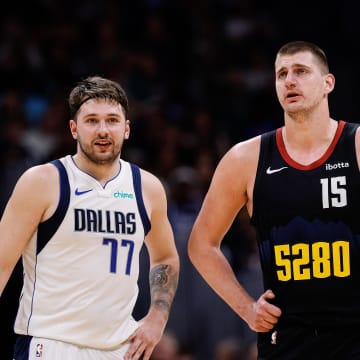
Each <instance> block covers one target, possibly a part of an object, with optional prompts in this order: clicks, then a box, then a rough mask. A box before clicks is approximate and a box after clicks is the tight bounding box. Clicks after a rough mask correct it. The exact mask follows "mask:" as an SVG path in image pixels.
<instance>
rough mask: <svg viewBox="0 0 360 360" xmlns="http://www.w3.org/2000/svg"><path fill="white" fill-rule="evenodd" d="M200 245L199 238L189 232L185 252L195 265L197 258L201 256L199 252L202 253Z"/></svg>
mask: <svg viewBox="0 0 360 360" xmlns="http://www.w3.org/2000/svg"><path fill="white" fill-rule="evenodd" d="M201 247H202V244H201V241H200V240H199V238H198V237H197V236H195V234H191V235H190V237H189V241H188V245H187V253H188V257H189V259H190V261H191V262H192V264H193V265H196V263H197V260H198V259H199V258H200V257H201V253H203V251H202V249H201Z"/></svg>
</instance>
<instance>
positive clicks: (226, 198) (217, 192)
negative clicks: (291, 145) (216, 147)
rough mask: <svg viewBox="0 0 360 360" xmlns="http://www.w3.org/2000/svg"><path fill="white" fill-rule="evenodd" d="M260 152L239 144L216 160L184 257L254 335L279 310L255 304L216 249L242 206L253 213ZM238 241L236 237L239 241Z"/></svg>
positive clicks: (269, 294)
mask: <svg viewBox="0 0 360 360" xmlns="http://www.w3.org/2000/svg"><path fill="white" fill-rule="evenodd" d="M258 154H259V139H258V138H255V139H252V140H250V141H248V142H244V143H240V144H238V145H236V146H234V147H233V148H232V149H230V150H229V152H228V153H227V154H225V156H224V157H223V159H222V160H221V161H220V163H219V165H218V167H217V169H216V171H215V173H214V176H213V179H212V182H211V185H210V188H209V191H208V193H207V195H206V197H205V199H204V202H203V205H202V208H201V210H200V213H199V215H198V217H197V219H196V221H195V224H194V226H193V229H192V232H191V234H190V238H189V243H188V252H189V257H190V259H191V261H192V263H193V264H194V266H195V267H196V268H197V270H198V271H199V273H200V274H201V275H202V276H203V278H204V279H205V280H206V282H207V283H208V284H209V285H210V286H211V287H212V288H213V290H214V291H215V292H216V293H217V294H218V295H219V296H220V297H221V298H222V299H223V300H224V301H225V302H226V303H227V304H228V305H229V306H230V307H231V308H232V309H233V310H234V311H235V312H236V313H237V314H238V315H239V316H240V317H241V318H242V319H244V320H245V321H246V322H247V323H248V325H249V327H250V328H251V329H253V330H256V331H262V332H265V331H269V330H270V329H271V328H272V327H273V325H274V324H275V323H276V322H277V318H278V316H279V315H280V309H278V308H276V307H275V306H273V305H271V304H270V303H268V302H267V301H266V300H267V299H269V298H272V297H274V294H273V293H272V292H271V291H267V292H265V293H264V294H263V295H262V296H261V297H260V298H259V299H258V300H257V301H255V300H254V299H253V298H252V297H251V296H250V295H249V294H248V292H247V291H246V290H245V289H244V288H243V287H242V286H241V285H240V284H239V282H238V280H237V278H236V276H235V274H234V272H233V270H232V268H231V266H230V264H229V262H228V261H227V259H226V257H225V256H224V254H223V253H222V251H221V249H220V245H221V242H222V240H223V237H224V235H225V234H226V232H227V231H228V230H229V228H230V226H231V224H232V223H233V221H234V219H235V216H236V215H237V214H238V212H239V211H240V209H242V208H243V207H244V206H245V205H247V206H248V209H249V210H250V211H251V209H252V190H253V184H254V178H255V173H256V167H257V161H258ZM240 240H241V239H240Z"/></svg>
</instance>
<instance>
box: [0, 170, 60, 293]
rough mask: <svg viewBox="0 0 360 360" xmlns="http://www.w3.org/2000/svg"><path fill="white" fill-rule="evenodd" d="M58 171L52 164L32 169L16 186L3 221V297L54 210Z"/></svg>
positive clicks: (0, 261)
mask: <svg viewBox="0 0 360 360" xmlns="http://www.w3.org/2000/svg"><path fill="white" fill-rule="evenodd" d="M56 172H57V170H56V169H55V167H54V166H52V165H41V166H37V167H34V168H31V169H29V170H27V171H26V172H25V173H24V174H23V175H22V176H21V177H20V179H19V180H18V182H17V184H16V185H15V187H14V190H13V193H12V195H11V196H10V199H9V201H8V203H7V205H6V208H5V210H4V213H3V216H2V219H1V221H0V234H1V235H0V294H1V293H2V292H3V290H4V288H5V286H6V284H7V282H8V280H9V278H10V275H11V273H12V271H13V269H14V267H15V265H16V263H17V261H18V260H19V258H20V256H21V253H22V251H23V249H24V247H25V246H26V244H27V243H28V241H29V240H30V239H31V237H32V235H33V234H34V232H35V231H36V228H37V226H38V224H39V223H40V222H41V221H42V220H43V219H44V218H45V217H46V216H48V213H49V212H50V211H51V206H50V204H51V201H52V199H53V197H54V198H55V196H58V193H57V191H56V187H55V186H54V182H53V180H55V181H56V176H57V174H56ZM51 184H52V185H51ZM50 188H51V189H52V190H51V191H48V189H50Z"/></svg>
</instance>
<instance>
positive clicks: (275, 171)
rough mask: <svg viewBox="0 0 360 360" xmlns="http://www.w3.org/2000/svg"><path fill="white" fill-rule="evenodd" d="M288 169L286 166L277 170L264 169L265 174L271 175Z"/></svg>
mask: <svg viewBox="0 0 360 360" xmlns="http://www.w3.org/2000/svg"><path fill="white" fill-rule="evenodd" d="M287 168H288V167H287V166H283V167H281V168H278V169H271V167H270V166H269V167H268V168H267V169H266V173H267V174H269V175H271V174H275V173H277V172H279V171H281V170H284V169H287Z"/></svg>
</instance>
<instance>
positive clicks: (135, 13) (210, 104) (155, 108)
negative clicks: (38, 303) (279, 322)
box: [0, 0, 360, 360]
mask: <svg viewBox="0 0 360 360" xmlns="http://www.w3.org/2000/svg"><path fill="white" fill-rule="evenodd" d="M357 14H358V12H357V10H356V8H355V1H349V0H343V1H341V2H326V3H325V2H324V3H322V2H318V3H317V2H316V3H315V2H314V1H313V2H310V1H303V2H301V3H291V2H285V1H272V2H270V1H255V0H253V1H250V0H241V1H240V0H238V1H235V0H208V1H206V0H192V1H190V0H182V1H181V0H173V1H170V0H169V1H165V0H144V1H139V0H118V1H116V0H113V1H112V0H105V1H104V0H94V1H90V0H88V1H86V0H72V1H70V0H63V1H60V0H58V1H51V0H42V1H39V0H37V1H28V2H21V1H20V2H8V3H7V6H6V9H2V10H1V12H0V114H1V118H0V130H1V131H0V147H1V156H0V208H1V209H0V210H1V212H2V211H3V208H4V206H5V203H6V201H7V199H8V197H9V195H10V193H11V190H12V187H13V186H14V184H15V181H16V180H17V178H18V177H19V175H20V174H21V173H22V172H23V171H24V170H25V169H26V168H28V167H29V166H32V165H35V164H38V163H42V162H45V161H47V160H50V159H53V158H55V157H58V156H62V155H64V154H66V153H69V152H70V153H72V152H74V149H75V148H74V144H73V141H72V139H71V137H70V132H69V130H68V110H67V102H66V98H67V94H68V91H69V89H70V88H71V87H72V86H73V85H74V84H75V82H77V81H78V80H79V79H80V78H83V77H85V76H88V75H95V74H98V75H103V76H107V77H110V78H113V79H114V80H117V81H119V82H120V83H121V84H122V85H123V86H124V87H125V88H126V90H127V92H128V95H129V100H130V108H131V111H130V116H129V117H130V119H131V121H132V134H131V138H130V140H129V142H128V143H127V144H126V147H125V149H124V154H123V157H124V158H126V159H127V160H130V161H134V162H136V163H137V164H139V165H140V166H143V167H144V168H146V169H148V170H150V171H152V172H154V173H155V174H156V175H157V176H159V177H160V178H161V179H162V181H163V183H164V185H165V187H166V189H167V192H168V196H169V216H170V219H171V222H172V225H173V228H174V232H175V237H176V242H177V246H178V249H179V253H180V256H181V260H182V273H181V277H180V284H179V291H178V294H177V296H176V299H175V302H174V308H173V311H172V314H171V318H170V321H169V325H168V329H167V330H168V332H169V334H171V335H172V336H174V337H175V340H176V341H177V342H178V345H179V351H178V352H179V353H181V355H182V359H185V358H186V359H196V360H208V359H215V356H217V355H215V354H216V353H219V351H220V350H219V349H220V348H222V347H226V346H228V348H231V347H234V348H237V351H242V350H241V349H244V348H248V347H250V348H251V346H252V345H253V343H254V339H255V337H254V336H255V335H254V334H253V333H252V332H251V331H249V330H248V329H247V327H246V326H245V324H244V323H243V322H242V321H241V320H240V319H238V318H236V317H235V316H234V314H233V313H232V312H231V311H230V310H229V309H228V308H227V306H226V305H225V304H224V303H223V302H222V301H221V300H219V299H218V298H217V297H216V295H214V293H213V292H212V291H211V290H210V289H209V288H208V286H207V285H205V283H204V282H203V281H202V279H200V277H199V276H198V274H197V273H196V272H195V271H194V269H193V268H192V266H191V264H190V263H189V261H188V259H187V256H186V241H187V237H188V234H189V231H190V229H191V225H192V223H193V221H194V219H195V216H196V214H197V211H198V209H199V206H200V204H201V201H202V197H203V195H204V194H205V192H206V189H207V186H208V184H209V180H210V178H211V175H212V172H213V170H214V167H215V166H216V164H217V162H218V160H219V159H220V157H221V156H222V155H223V154H224V152H225V151H226V150H227V149H228V148H229V147H230V146H231V145H233V144H234V143H236V142H238V141H241V140H244V139H246V138H248V137H250V136H253V135H256V134H259V133H260V132H263V131H266V130H270V129H273V128H275V127H277V126H279V125H281V124H282V113H281V110H280V107H279V105H278V103H277V100H276V97H275V91H274V79H273V62H274V57H275V53H276V51H277V49H278V48H279V47H280V46H281V45H282V44H283V43H285V42H287V41H290V40H308V41H312V42H315V43H317V44H318V45H319V46H320V47H322V48H323V49H324V50H325V52H326V53H327V55H328V60H329V63H330V70H331V72H333V73H334V74H335V76H336V86H335V91H334V92H333V93H332V94H331V95H330V110H331V115H332V117H333V118H336V119H344V120H347V121H353V122H359V110H358V99H359V95H360V94H359V85H358V84H359V79H360V76H359V75H360V74H359V70H360V67H359V50H360V49H359V47H360V42H359V41H358V37H359V34H360V30H359V23H358V15H357ZM234 180H235V179H234ZM19 226H21V224H19ZM223 248H224V251H225V252H226V254H227V255H228V256H229V259H230V261H231V263H232V265H233V267H234V270H235V272H236V274H237V276H239V279H240V280H241V281H243V282H244V284H245V285H246V286H247V287H248V290H249V291H250V292H251V293H252V294H253V295H254V296H256V295H257V294H259V292H260V291H261V279H260V273H259V267H258V261H257V253H256V250H255V247H254V234H253V229H252V228H251V227H250V226H249V224H248V219H247V214H246V213H241V214H239V217H238V219H236V222H235V223H234V226H233V227H232V228H231V230H230V231H229V234H228V235H227V236H226V238H225V239H224V246H223ZM141 266H142V267H143V268H144V269H145V270H146V266H147V257H146V252H145V251H144V253H143V254H142V257H141ZM21 278H22V273H21V265H20V263H19V264H18V265H17V267H16V269H15V271H14V274H13V276H12V278H11V280H10V282H9V284H8V286H7V287H6V289H5V291H4V293H3V295H2V297H1V299H0V313H1V315H0V316H1V317H0V318H1V321H0V341H1V348H0V349H1V350H0V358H1V359H12V357H11V353H12V346H13V340H14V336H13V332H12V323H13V318H14V315H15V311H16V307H17V302H18V296H19V291H20V286H21ZM139 285H140V289H141V291H142V294H143V295H142V296H140V298H139V301H138V304H137V306H136V309H135V316H136V317H137V318H139V317H141V316H142V315H143V314H144V313H145V311H146V309H147V306H148V288H147V278H146V276H141V277H140V279H139ZM155 356H159V355H156V354H155V355H154V360H156V357H155ZM242 358H243V359H245V358H248V359H251V355H242ZM157 359H160V357H157ZM162 359H163V360H164V359H165V358H164V357H163V358H162ZM216 359H217V360H220V357H217V358H216ZM165 360H166V359H165ZM172 360H174V359H172Z"/></svg>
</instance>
